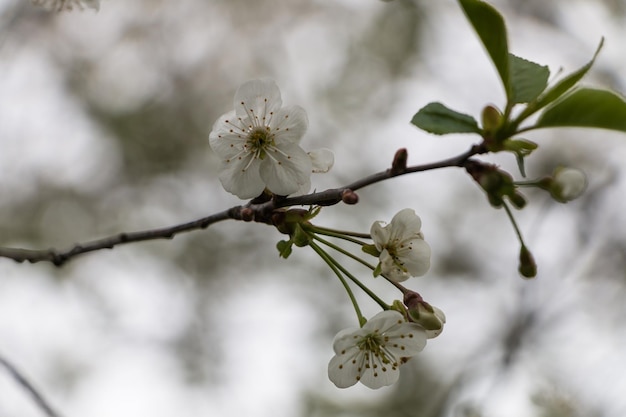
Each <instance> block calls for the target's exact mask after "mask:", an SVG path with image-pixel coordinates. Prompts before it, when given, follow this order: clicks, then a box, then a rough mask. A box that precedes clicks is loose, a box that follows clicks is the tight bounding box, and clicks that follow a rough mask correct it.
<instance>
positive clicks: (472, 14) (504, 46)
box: [459, 0, 513, 98]
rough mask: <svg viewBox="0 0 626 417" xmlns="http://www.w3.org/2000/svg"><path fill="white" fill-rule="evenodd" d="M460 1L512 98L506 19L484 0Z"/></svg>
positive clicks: (509, 96)
mask: <svg viewBox="0 0 626 417" xmlns="http://www.w3.org/2000/svg"><path fill="white" fill-rule="evenodd" d="M459 3H460V5H461V7H462V8H463V11H464V12H465V15H466V16H467V19H468V20H469V21H470V23H471V24H472V26H473V27H474V30H475V31H476V33H477V34H478V37H479V38H480V40H481V42H482V43H483V45H484V46H485V49H486V50H487V53H488V54H489V56H490V57H491V60H492V61H493V64H494V65H495V66H496V70H497V71H498V74H499V75H500V79H501V80H502V85H503V86H504V90H505V91H506V96H507V98H511V95H512V93H513V89H512V87H511V77H510V73H509V46H508V43H507V35H506V25H505V23H504V19H503V18H502V16H501V15H500V13H498V11H497V10H496V9H494V8H493V7H492V6H491V5H489V4H487V3H485V2H484V1H480V0H459Z"/></svg>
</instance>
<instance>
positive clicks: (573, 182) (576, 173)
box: [549, 167, 587, 203]
mask: <svg viewBox="0 0 626 417" xmlns="http://www.w3.org/2000/svg"><path fill="white" fill-rule="evenodd" d="M586 188H587V177H586V176H585V173H584V172H582V171H581V170H579V169H575V168H562V167H560V168H557V169H556V170H554V175H553V179H552V181H551V183H550V188H549V191H550V195H552V198H554V199H555V200H556V201H558V202H560V203H567V202H568V201H572V200H574V199H576V198H578V197H580V195H581V194H582V193H583V192H584V191H585V189H586Z"/></svg>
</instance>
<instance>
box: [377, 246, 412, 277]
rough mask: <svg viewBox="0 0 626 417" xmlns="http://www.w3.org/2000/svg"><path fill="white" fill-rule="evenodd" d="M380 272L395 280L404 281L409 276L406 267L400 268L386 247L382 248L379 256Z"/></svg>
mask: <svg viewBox="0 0 626 417" xmlns="http://www.w3.org/2000/svg"><path fill="white" fill-rule="evenodd" d="M379 259H380V267H381V272H382V273H383V275H385V276H386V277H387V278H389V279H390V280H392V281H395V282H402V281H406V280H407V279H409V278H410V277H411V274H409V272H408V270H407V269H406V267H404V268H402V267H401V266H400V265H399V264H398V260H396V259H395V258H394V257H393V256H391V255H390V254H389V252H388V251H387V249H383V251H382V252H381V253H380V256H379Z"/></svg>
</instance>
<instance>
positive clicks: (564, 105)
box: [533, 88, 626, 132]
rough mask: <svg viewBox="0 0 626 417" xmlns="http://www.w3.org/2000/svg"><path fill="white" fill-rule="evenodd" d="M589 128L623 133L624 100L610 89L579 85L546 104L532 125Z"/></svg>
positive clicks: (625, 127)
mask: <svg viewBox="0 0 626 417" xmlns="http://www.w3.org/2000/svg"><path fill="white" fill-rule="evenodd" d="M545 127H592V128H598V129H609V130H617V131H620V132H626V101H624V98H623V97H621V96H619V95H617V94H616V93H614V92H612V91H607V90H596V89H593V88H581V89H578V90H575V91H573V92H571V93H569V94H567V95H566V96H565V97H563V98H562V99H560V100H558V101H557V102H555V103H554V104H553V105H551V106H550V107H548V108H547V109H546V110H545V111H544V112H543V113H542V114H541V115H540V116H539V119H538V120H537V123H536V124H535V126H534V127H533V128H545Z"/></svg>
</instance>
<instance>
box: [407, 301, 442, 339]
mask: <svg viewBox="0 0 626 417" xmlns="http://www.w3.org/2000/svg"><path fill="white" fill-rule="evenodd" d="M404 304H405V305H406V307H407V310H408V313H409V317H410V318H411V321H413V322H415V323H417V324H419V325H420V326H422V327H423V328H424V330H425V331H426V337H428V338H429V339H432V338H434V337H437V336H439V335H440V334H441V332H442V331H443V326H444V324H445V323H446V315H445V314H444V313H443V311H441V310H440V309H439V308H437V307H435V306H432V305H430V304H429V303H427V302H426V301H424V299H423V298H422V296H421V295H419V294H418V293H416V292H413V291H409V292H407V293H406V294H405V295H404Z"/></svg>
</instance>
